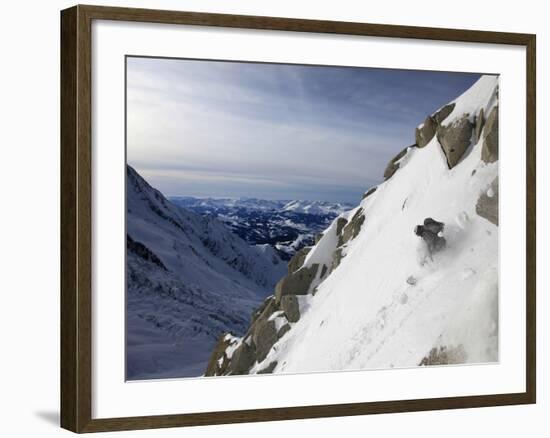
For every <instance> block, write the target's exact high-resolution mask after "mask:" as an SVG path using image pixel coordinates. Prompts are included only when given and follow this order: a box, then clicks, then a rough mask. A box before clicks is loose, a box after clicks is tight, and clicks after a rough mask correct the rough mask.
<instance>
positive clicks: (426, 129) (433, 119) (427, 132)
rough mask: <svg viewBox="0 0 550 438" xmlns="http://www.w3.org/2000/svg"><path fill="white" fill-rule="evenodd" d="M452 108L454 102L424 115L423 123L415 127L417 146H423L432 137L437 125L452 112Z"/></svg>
mask: <svg viewBox="0 0 550 438" xmlns="http://www.w3.org/2000/svg"><path fill="white" fill-rule="evenodd" d="M454 108H455V104H454V103H450V104H448V105H445V106H444V107H443V108H441V109H440V110H439V111H437V112H436V113H434V114H432V115H431V116H428V117H426V120H425V121H424V123H423V124H422V125H420V126H419V127H418V128H416V132H415V140H416V144H417V146H418V147H419V148H423V147H424V146H426V145H427V144H428V143H429V142H430V141H431V140H432V138H434V135H435V134H436V132H437V129H438V127H439V126H441V123H442V122H443V121H444V120H445V119H446V118H447V117H448V116H449V115H450V114H451V113H452V112H453V110H454Z"/></svg>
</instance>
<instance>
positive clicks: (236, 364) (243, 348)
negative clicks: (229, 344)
mask: <svg viewBox="0 0 550 438" xmlns="http://www.w3.org/2000/svg"><path fill="white" fill-rule="evenodd" d="M227 362H228V364H227V371H228V372H229V373H230V374H232V375H241V374H247V373H248V370H249V369H250V367H251V366H252V365H254V363H255V362H256V350H255V348H254V345H252V343H250V344H249V343H247V342H246V341H243V342H241V344H240V345H239V346H238V347H237V349H236V350H235V351H234V353H233V355H232V357H231V360H230V361H229V360H228V361H227Z"/></svg>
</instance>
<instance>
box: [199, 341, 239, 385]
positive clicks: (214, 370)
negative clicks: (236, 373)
mask: <svg viewBox="0 0 550 438" xmlns="http://www.w3.org/2000/svg"><path fill="white" fill-rule="evenodd" d="M236 342H237V339H236V338H234V337H233V336H231V335H230V334H229V333H224V334H222V335H221V336H220V338H219V339H218V342H217V343H216V346H215V347H214V351H213V352H212V355H211V356H210V360H209V361H208V364H207V366H206V371H205V373H204V374H205V375H206V376H216V375H222V374H224V373H225V371H226V370H227V366H228V365H229V361H228V360H227V356H226V354H225V352H226V350H227V348H228V347H230V346H231V345H233V344H235V343H236Z"/></svg>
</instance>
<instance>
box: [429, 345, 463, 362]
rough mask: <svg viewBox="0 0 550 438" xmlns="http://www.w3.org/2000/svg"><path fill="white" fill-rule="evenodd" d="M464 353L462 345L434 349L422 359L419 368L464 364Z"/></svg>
mask: <svg viewBox="0 0 550 438" xmlns="http://www.w3.org/2000/svg"><path fill="white" fill-rule="evenodd" d="M466 359H467V357H466V351H465V350H464V347H463V346H462V345H458V346H457V347H446V346H441V347H434V348H432V349H431V350H430V352H429V353H428V354H427V355H426V356H424V358H422V360H421V361H420V363H419V364H418V365H419V366H429V365H451V364H457V363H464V362H466Z"/></svg>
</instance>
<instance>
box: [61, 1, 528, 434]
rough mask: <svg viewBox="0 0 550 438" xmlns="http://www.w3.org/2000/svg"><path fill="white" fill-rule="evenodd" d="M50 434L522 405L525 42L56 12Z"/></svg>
mask: <svg viewBox="0 0 550 438" xmlns="http://www.w3.org/2000/svg"><path fill="white" fill-rule="evenodd" d="M61 124H62V125H61V220H62V221H61V265H62V271H61V423H62V427H64V428H66V429H69V430H72V431H74V432H95V431H111V430H125V429H145V428H160V427H175V426H191V425H207V424H221V423H236V422H252V421H271V420H284V419H298V418H316V417H327V416H347V415H363V414H374V413H395V412H406V411H420V410H433V409H455V408H469V407H482V406H499V405H511V404H527V403H535V400H536V395H535V392H536V367H535V363H536V351H535V343H536V339H535V336H536V334H535V327H536V322H535V298H536V297H535V294H536V292H535V255H536V251H535V217H536V206H535V190H536V187H535V167H536V157H535V35H529V34H516V33H501V32H485V31H472V30H457V29H436V28H420V27H408V26H395V25H391V26H389V25H380V24H365V23H349V22H332V21H314V20H301V19H300V20H297V19H288V18H275V17H256V16H235V15H221V14H206V13H195V12H175V11H160V10H143V9H126V8H110V7H97V6H75V7H73V8H70V9H66V10H64V11H62V12H61Z"/></svg>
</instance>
